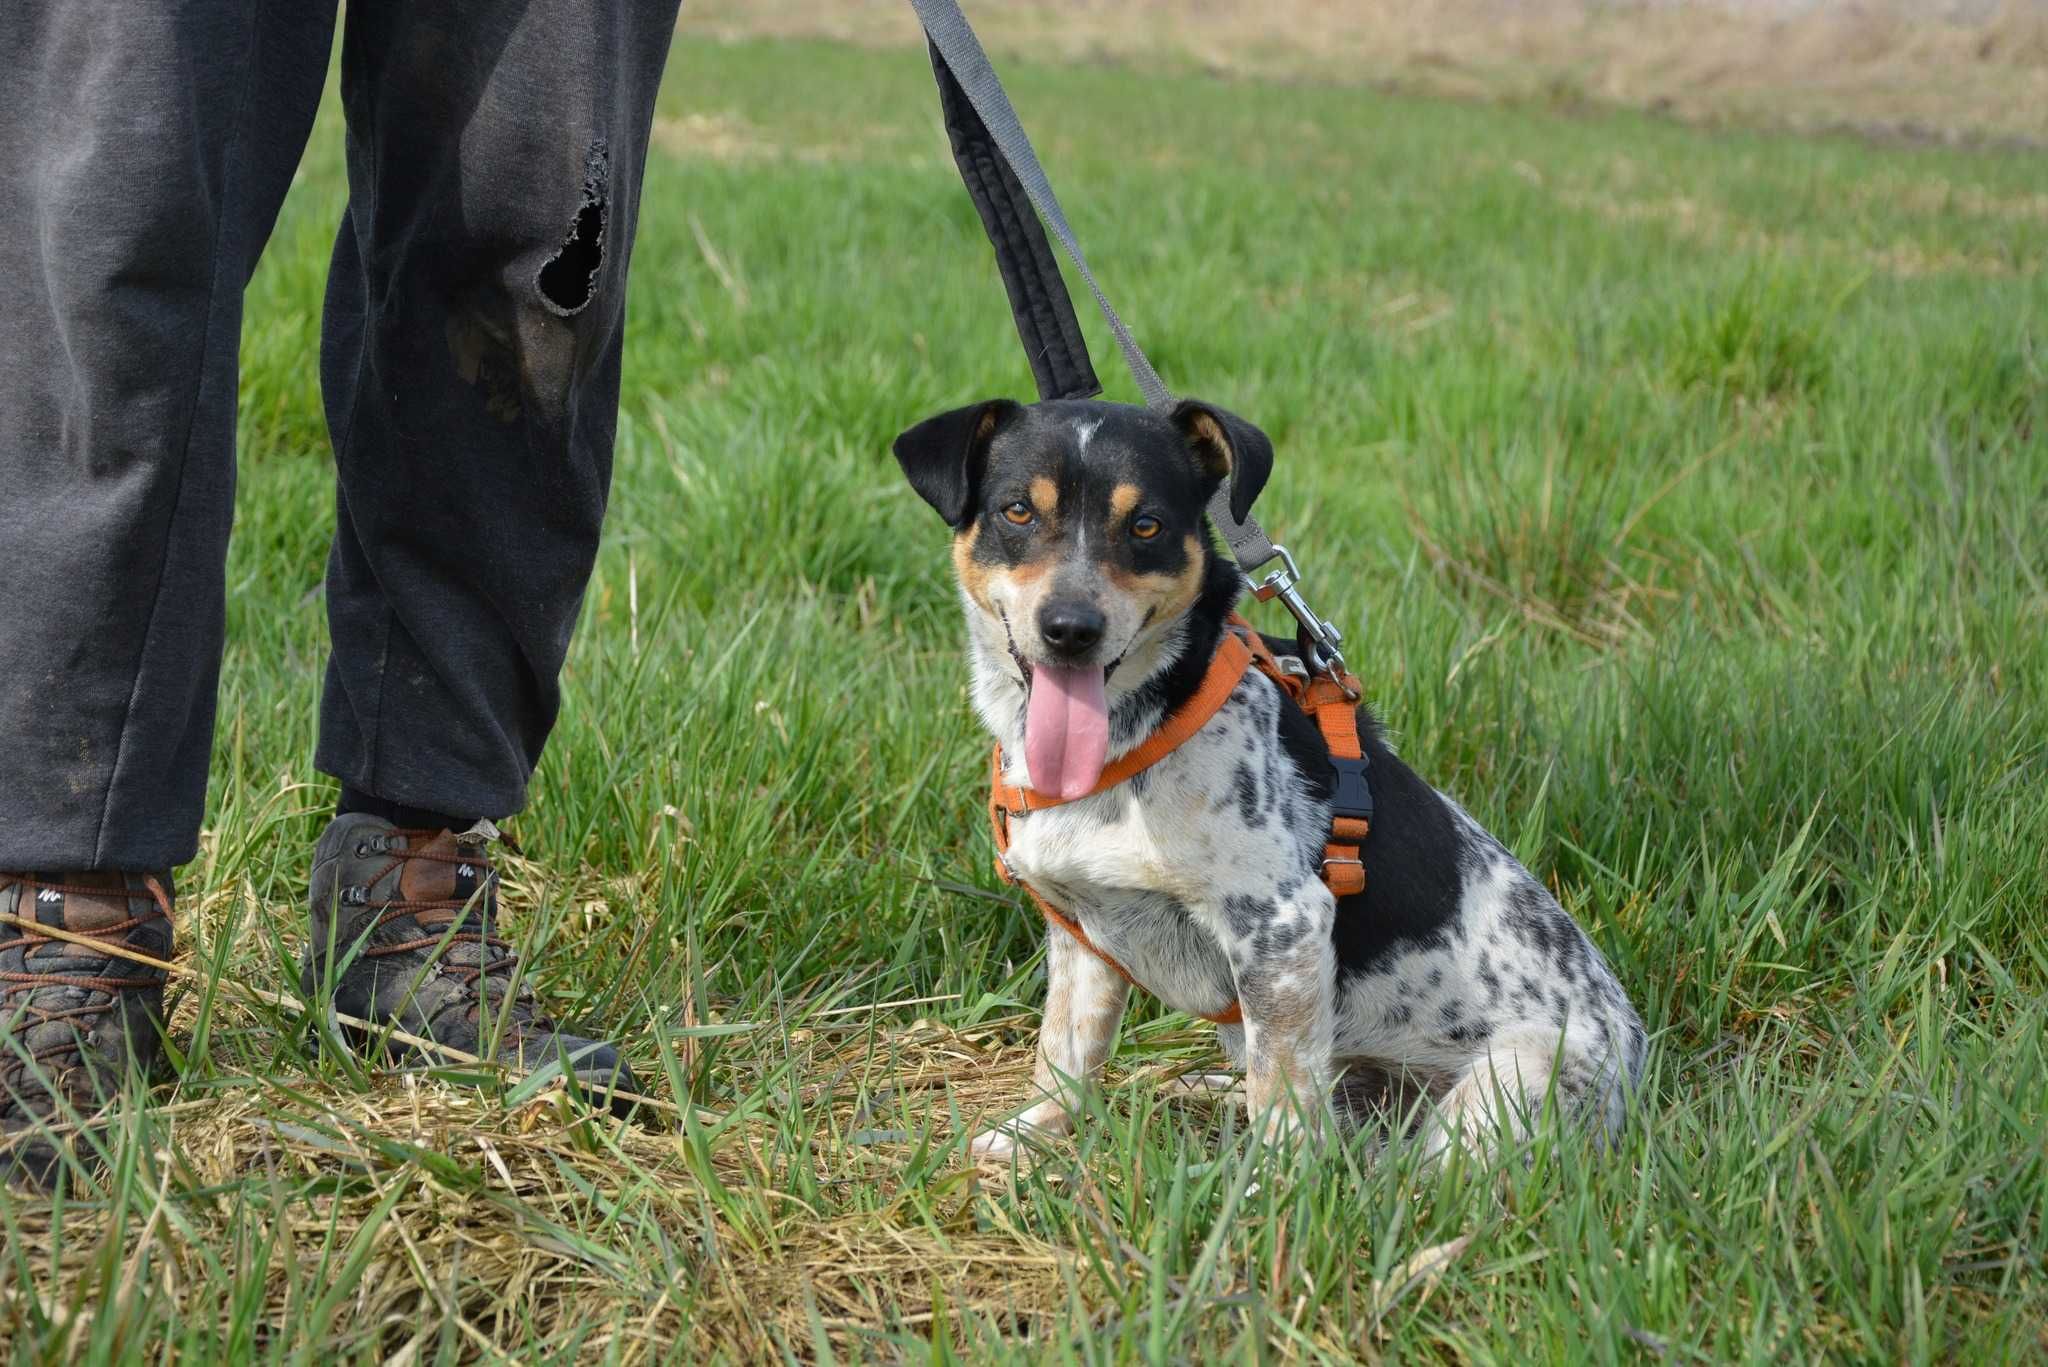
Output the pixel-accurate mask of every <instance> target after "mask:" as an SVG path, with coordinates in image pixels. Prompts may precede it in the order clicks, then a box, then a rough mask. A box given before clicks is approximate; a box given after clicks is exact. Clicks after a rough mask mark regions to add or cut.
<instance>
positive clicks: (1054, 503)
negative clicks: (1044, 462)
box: [1031, 475, 1060, 517]
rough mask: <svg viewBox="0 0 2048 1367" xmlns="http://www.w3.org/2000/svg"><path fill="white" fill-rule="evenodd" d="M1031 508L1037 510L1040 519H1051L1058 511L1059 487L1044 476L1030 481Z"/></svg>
mask: <svg viewBox="0 0 2048 1367" xmlns="http://www.w3.org/2000/svg"><path fill="white" fill-rule="evenodd" d="M1031 506H1032V507H1034V508H1036V509H1038V515H1039V516H1040V517H1051V516H1052V515H1053V514H1054V513H1056V512H1058V511H1059V510H1060V486H1059V485H1057V484H1054V483H1053V482H1052V481H1051V480H1049V479H1047V478H1046V477H1045V476H1044V475H1040V476H1039V477H1038V478H1037V479H1034V480H1032V481H1031Z"/></svg>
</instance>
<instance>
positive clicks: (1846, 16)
mask: <svg viewBox="0 0 2048 1367" xmlns="http://www.w3.org/2000/svg"><path fill="white" fill-rule="evenodd" d="M967 8H968V9H969V11H970V15H971V17H972V18H973V19H974V20H975V21H976V23H977V24H978V25H979V26H980V27H981V29H982V30H983V32H984V34H985V36H986V37H987V38H988V40H989V41H990V42H991V44H993V45H995V46H997V47H998V48H1001V49H1003V50H1004V51H1006V52H1013V53H1014V52H1022V51H1029V52H1032V53H1034V54H1043V55H1045V56H1047V57H1050V58H1053V59H1089V60H1096V59H1109V60H1119V61H1127V60H1128V61H1135V60H1156V59H1157V58H1158V56H1159V55H1160V54H1161V53H1162V52H1167V53H1172V54H1176V55H1177V56H1178V57H1179V58H1180V59H1182V60H1185V61H1191V62H1193V63H1195V64H1198V65H1200V66H1201V67H1203V68H1206V69H1208V70H1212V71H1216V72H1219V73H1225V74H1231V75H1252V76H1267V77H1281V78H1307V79H1313V80H1328V81H1342V82H1350V81H1357V82H1367V83H1373V84H1387V85H1393V86H1396V87H1399V88H1403V89H1414V90H1418V91H1424V92H1428V93H1432V94H1445V95H1453V96H1461V97H1471V98H1516V99H1526V98H1538V99H1544V100H1548V101H1554V102H1563V103H1578V102H1585V103H1595V104H1612V105H1621V106H1628V107H1634V108H1647V109H1655V110H1658V111H1660V112H1665V113H1669V114H1672V115H1674V116H1676V117H1679V118H1684V119H1690V120H1702V121H1720V120H1734V121H1739V122H1745V123H1765V124H1771V125H1787V126H1792V127H1796V128H1803V129H1821V128H1846V129H1851V130H1855V131H1859V132H1865V133H1870V134H1875V135H1880V136H1903V137H1912V138H1933V139H1988V140H1992V141H2022V142H2026V143H2043V142H2048V5H2044V4H2042V3H2040V0H1988V3H1951V4H1943V3H1923V2H1922V0H1868V2H1866V3H1853V4H1851V3H1826V2H1825V0H1823V2H1822V3H1804V2H1799V3H1795V2H1794V0H1769V2H1768V3H1757V2H1754V0H1753V2H1752V3H1746V4H1740V3H1731V4H1715V3H1704V2H1703V3H1640V4H1629V3H1622V4H1599V3H1591V2H1590V0H1267V2H1266V3H1261V4H1247V3H1226V2H1225V0H980V3H974V4H970V5H969V6H968V7H967ZM683 32H684V33H685V34H686V35H688V34H698V35H705V36H711V37H722V38H737V37H753V36H779V37H829V38H834V39H839V40H843V41H849V42H859V43H873V44H878V45H888V46H895V45H901V44H907V43H913V42H915V41H916V40H917V29H916V26H915V20H914V17H913V16H912V14H911V11H910V7H909V6H908V5H905V4H903V3H902V0H707V3H703V4H695V5H691V6H690V7H688V9H687V11H686V13H685V16H684V20H683Z"/></svg>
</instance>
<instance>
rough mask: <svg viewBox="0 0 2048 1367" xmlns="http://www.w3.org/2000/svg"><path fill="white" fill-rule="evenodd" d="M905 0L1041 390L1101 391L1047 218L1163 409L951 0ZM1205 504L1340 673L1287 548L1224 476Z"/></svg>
mask: <svg viewBox="0 0 2048 1367" xmlns="http://www.w3.org/2000/svg"><path fill="white" fill-rule="evenodd" d="M910 7H911V8H912V9H913V10H915V11H917V17H918V21H919V22H920V23H922V24H923V25H924V32H925V38H926V40H927V42H928V43H929V46H930V49H931V58H932V75H933V76H934V78H935V79H936V80H937V81H938V84H939V107H940V110H941V112H942V113H943V115H944V117H945V121H946V136H947V138H948V140H949V141H950V142H951V143H952V147H953V162H954V165H956V166H957V167H959V169H960V179H961V180H962V181H963V182H964V183H965V184H966V186H967V193H968V196H969V197H970V198H971V199H973V201H974V207H975V210H976V212H978V213H979V214H980V215H981V223H982V227H983V228H984V229H986V230H987V232H988V239H989V243H990V245H992V246H993V247H994V248H995V253H996V265H997V267H998V268H999V269H1000V270H1001V272H1002V276H1003V287H1004V289H1005V290H1007V291H1008V293H1009V296H1010V312H1011V315H1012V316H1013V317H1014V318H1015V319H1016V322H1017V336H1018V338H1019V339H1020V340H1021V341H1022V342H1023V343H1024V354H1025V355H1026V356H1027V357H1029V358H1030V361H1031V371H1032V376H1033V378H1034V379H1035V380H1036V381H1037V382H1038V395H1039V397H1040V398H1042V399H1085V398H1088V397H1090V396H1092V395H1095V394H1099V393H1101V392H1102V385H1101V382H1100V381H1098V380H1097V379H1096V376H1095V368H1094V365H1093V363H1092V362H1090V360H1089V358H1088V344H1087V342H1086V341H1085V340H1084V339H1083V338H1082V336H1081V327H1080V323H1079V322H1078V321H1077V320H1076V318H1075V317H1074V305H1073V300H1072V299H1071V297H1070V296H1069V295H1068V293H1067V285H1066V281H1065V279H1063V278H1062V277H1061V275H1060V264H1059V261H1058V259H1057V258H1055V257H1054V256H1053V254H1052V248H1051V246H1050V245H1049V244H1048V243H1047V242H1046V239H1045V228H1046V227H1050V228H1051V229H1052V233H1053V236H1054V237H1057V238H1058V239H1059V242H1060V246H1061V247H1063V248H1065V249H1066V253H1067V256H1068V258H1069V259H1070V260H1072V261H1073V263H1074V268H1075V269H1076V270H1077V271H1079V272H1080V274H1081V279H1082V280H1083V281H1085V282H1086V283H1087V286H1088V292H1089V293H1090V294H1093V295H1094V296H1095V304H1096V307H1097V308H1099V309H1101V310H1102V316H1103V318H1104V320H1105V321H1107V322H1108V324H1109V330H1110V333H1111V334H1112V335H1113V336H1114V337H1115V338H1116V344H1117V348H1118V349H1119V350H1120V351H1122V352H1123V355H1124V363H1125V364H1126V365H1127V366H1129V367H1130V371H1131V376H1132V378H1134V379H1135V380H1136V381H1137V382H1138V390H1139V392H1140V393H1142V394H1143V395H1144V396H1145V405H1146V407H1148V408H1153V409H1159V410H1165V409H1170V408H1172V407H1173V403H1174V398H1173V394H1172V392H1171V391H1170V390H1168V389H1167V387H1166V382H1165V381H1164V380H1162V379H1160V378H1159V372H1158V371H1157V370H1156V369H1154V368H1153V365H1152V362H1151V360H1150V359H1148V358H1147V357H1146V355H1145V352H1144V350H1143V348H1141V347H1140V346H1139V345H1138V341H1137V338H1135V337H1133V336H1132V335H1131V330H1130V328H1128V327H1127V326H1125V324H1124V320H1123V319H1122V318H1121V317H1120V316H1118V314H1117V311H1116V309H1115V308H1114V307H1112V306H1111V304H1110V302H1109V297H1108V296H1107V295H1105V294H1104V293H1103V292H1102V286H1101V285H1099V284H1097V283H1096V280H1095V272H1093V271H1091V270H1090V269H1089V268H1088V258H1087V257H1085V256H1083V255H1082V254H1081V244H1080V242H1079V241H1078V240H1076V238H1075V237H1074V229H1073V225H1071V224H1070V223H1068V222H1067V216H1066V213H1065V211H1063V210H1062V209H1061V208H1060V202H1059V199H1058V197H1057V196H1055V195H1054V194H1053V192H1052V182H1051V181H1050V180H1048V179H1047V178H1046V174H1045V167H1044V166H1043V165H1042V164H1041V163H1040V162H1039V160H1038V153H1037V152H1036V151H1035V150H1034V149H1033V148H1032V146H1031V139H1030V138H1029V137H1028V136H1027V135H1026V134H1025V132H1024V125H1023V123H1022V122H1021V121H1020V120H1019V119H1018V118H1017V110H1016V107H1015V106H1013V105H1012V104H1011V103H1010V96H1009V94H1008V92H1006V91H1005V90H1004V89H1003V83H1002V81H1001V80H999V79H998V78H997V76H996V72H995V67H994V66H992V65H991V64H990V63H989V59H988V53H987V51H986V50H984V49H983V47H982V45H981V39H980V38H978V37H977V36H976V35H975V32H974V27H973V25H971V24H969V23H968V22H967V16H966V15H965V14H963V13H962V12H961V10H960V6H959V4H958V3H957V0H910ZM1041 220H1043V226H1041ZM1208 511H1209V520H1210V521H1211V522H1213V523H1214V524H1215V525H1216V530H1217V531H1219V532H1221V533H1223V539H1224V541H1225V542H1227V543H1228V544H1229V546H1230V553H1231V555H1232V556H1233V557H1234V558H1235V559H1236V561H1237V564H1238V568H1239V569H1241V570H1243V571H1244V575H1245V578H1246V579H1248V580H1251V581H1252V583H1253V585H1254V589H1253V591H1254V592H1255V593H1256V594H1257V596H1258V597H1259V599H1260V601H1262V602H1263V601H1266V600H1269V599H1273V598H1278V599H1279V600H1280V601H1281V603H1282V604H1283V605H1284V606H1285V607H1286V608H1287V610H1288V611H1289V612H1291V613H1293V614H1294V617H1295V620H1296V621H1297V622H1299V623H1300V624H1301V636H1302V645H1303V649H1304V652H1305V653H1306V654H1307V656H1308V657H1309V660H1308V663H1309V665H1310V667H1311V668H1315V669H1321V670H1323V671H1324V672H1326V673H1328V674H1329V675H1330V677H1332V678H1333V679H1342V678H1343V677H1344V676H1345V670H1344V656H1343V653H1342V646H1343V640H1344V638H1343V633H1341V632H1339V631H1338V630H1337V628H1336V627H1335V626H1334V625H1332V624H1331V623H1330V622H1329V621H1328V620H1327V619H1326V618H1324V617H1322V616H1321V615H1320V614H1318V613H1317V612H1315V611H1314V609H1312V608H1310V607H1309V605H1308V603H1307V601H1306V600H1305V599H1303V597H1302V596H1301V592H1300V587H1299V586H1300V584H1301V579H1302V575H1301V571H1300V569H1299V568H1298V567H1297V566H1296V565H1295V563H1294V557H1293V556H1291V555H1289V554H1288V553H1287V550H1286V548H1285V547H1283V546H1276V545H1274V544H1273V540H1272V538H1271V537H1269V536H1267V535H1266V531H1265V529H1264V528H1263V527H1261V526H1260V525H1259V522H1258V519H1257V518H1255V517H1252V516H1251V515H1250V514H1249V513H1247V514H1246V516H1245V517H1244V518H1242V519H1239V518H1237V517H1233V516H1232V515H1231V511H1230V483H1229V481H1228V480H1226V481H1224V483H1223V485H1222V487H1220V488H1218V489H1217V491H1216V495H1215V497H1213V498H1211V499H1210V500H1209V510H1208ZM1276 560H1277V561H1279V562H1280V564H1279V567H1278V568H1275V569H1273V570H1271V571H1270V572H1268V573H1267V574H1266V576H1265V577H1264V578H1263V579H1259V578H1256V577H1255V576H1256V575H1257V572H1258V571H1259V570H1261V569H1264V568H1265V567H1266V566H1268V565H1270V564H1272V563H1273V562H1274V561H1276Z"/></svg>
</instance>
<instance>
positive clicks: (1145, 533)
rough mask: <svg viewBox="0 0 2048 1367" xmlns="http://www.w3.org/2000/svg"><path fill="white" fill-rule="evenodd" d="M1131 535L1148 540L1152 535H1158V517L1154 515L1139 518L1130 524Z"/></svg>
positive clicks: (1141, 539)
mask: <svg viewBox="0 0 2048 1367" xmlns="http://www.w3.org/2000/svg"><path fill="white" fill-rule="evenodd" d="M1131 535H1132V536H1135V537H1137V538H1138V540H1140V541H1150V540H1151V539H1152V538H1153V537H1155V536H1157V535H1159V519H1158V518H1156V517H1141V518H1139V519H1138V520H1137V521H1135V522H1133V523H1132V524H1131Z"/></svg>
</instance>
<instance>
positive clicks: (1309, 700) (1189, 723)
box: [988, 614, 1372, 1025]
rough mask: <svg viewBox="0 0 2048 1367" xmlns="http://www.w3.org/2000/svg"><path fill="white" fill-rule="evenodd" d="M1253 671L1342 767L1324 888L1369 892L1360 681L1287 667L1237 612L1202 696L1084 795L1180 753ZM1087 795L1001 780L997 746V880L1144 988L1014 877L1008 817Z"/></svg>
mask: <svg viewBox="0 0 2048 1367" xmlns="http://www.w3.org/2000/svg"><path fill="white" fill-rule="evenodd" d="M1248 669H1256V670H1258V671H1259V672H1260V673H1261V674H1264V675H1265V676H1266V677H1267V678H1269V679H1271V680H1272V681H1273V682H1274V683H1276V684H1278V685H1279V686H1280V688H1281V690H1282V691H1283V692H1285V693H1286V694H1287V696H1288V697H1289V698H1290V699H1292V700H1293V702H1294V704H1295V705H1296V706H1297V707H1299V708H1301V709H1302V710H1303V711H1305V712H1307V713H1308V714H1309V715H1310V716H1311V717H1314V718H1315V721H1316V726H1317V728H1318V729H1319V730H1320V731H1321V732H1322V733H1323V743H1324V744H1325V745H1327V746H1328V747H1329V750H1330V760H1331V763H1332V764H1333V765H1334V766H1335V767H1336V770H1337V793H1336V796H1335V801H1334V803H1333V806H1334V807H1335V809H1336V814H1335V815H1333V816H1332V817H1331V818H1330V838H1329V840H1328V841H1327V842H1326V843H1325V845H1324V846H1323V882H1325V883H1327V884H1328V885H1329V888H1330V891H1331V892H1333V893H1335V894H1336V895H1337V896H1339V897H1349V896H1351V895H1352V894H1354V893H1360V892H1364V891H1365V861H1364V860H1363V859H1362V858H1360V856H1359V850H1360V847H1361V846H1363V845H1364V843H1365V838H1366V836H1367V834H1368V833H1370V831H1371V830H1372V797H1371V793H1370V790H1369V789H1368V788H1367V787H1366V784H1365V751H1364V748H1363V747H1362V746H1361V745H1360V744H1359V741H1358V704H1357V698H1358V680H1357V679H1356V678H1355V677H1353V676H1352V675H1350V674H1346V675H1344V676H1343V677H1342V678H1341V679H1331V678H1329V677H1327V676H1325V675H1320V674H1318V675H1315V676H1313V677H1311V676H1309V675H1308V673H1307V672H1306V671H1305V670H1296V671H1290V670H1288V669H1287V668H1285V667H1283V666H1282V665H1281V663H1280V661H1279V659H1278V658H1277V657H1275V656H1274V654H1273V652H1272V651H1271V650H1269V649H1268V648H1267V646H1266V642H1265V640H1264V639H1263V638H1262V637H1260V635H1259V634H1258V632H1256V631H1254V630H1253V629H1252V626H1251V624H1250V623H1249V622H1247V621H1245V620H1244V618H1242V617H1239V616H1237V615H1235V614H1232V616H1231V618H1230V622H1229V630H1227V631H1226V632H1225V633H1224V635H1223V642H1222V644H1221V645H1219V646H1218V647H1217V649H1216V656H1215V658H1214V659H1212V660H1210V661H1209V671H1208V673H1207V674H1205V675H1203V677H1202V686H1201V687H1200V688H1198V689H1196V690H1195V695H1194V696H1193V697H1192V698H1189V699H1188V700H1187V702H1186V703H1185V704H1183V705H1182V706H1181V708H1180V710H1179V711H1177V712H1175V713H1174V714H1173V715H1172V716H1170V717H1168V718H1167V719H1166V720H1165V721H1164V722H1162V723H1161V724H1160V726H1159V729H1158V730H1157V731H1154V732H1153V733H1152V734H1151V735H1149V736H1147V737H1146V738H1145V739H1144V740H1143V741H1142V742H1140V743H1139V744H1138V745H1136V746H1133V747H1132V748H1131V749H1130V750H1129V751H1127V752H1125V753H1124V754H1123V755H1121V756H1120V757H1118V759H1117V760H1116V762H1115V763H1113V764H1111V765H1109V766H1108V767H1106V768H1104V769H1103V771H1102V777H1101V778H1100V779H1099V780H1097V781H1096V784H1095V786H1094V787H1093V788H1090V789H1089V790H1088V791H1087V792H1085V793H1083V794H1081V797H1093V796H1095V795H1096V794H1097V793H1101V792H1105V791H1107V790H1108V789H1111V788H1114V787H1116V785H1117V784H1119V783H1122V782H1124V781H1125V780H1126V779H1129V778H1130V777H1131V776H1132V775H1133V774H1139V773H1143V772H1144V771H1145V770H1147V769H1149V768H1151V767H1152V766H1153V765H1155V764H1157V763H1158V762H1159V761H1160V760H1162V759H1165V758H1166V757H1167V756H1168V755H1170V754H1172V753H1173V752H1174V751H1175V750H1177V749H1179V748H1180V747H1181V745H1182V744H1184V743H1185V742H1186V741H1187V740H1188V739H1189V738H1190V737H1192V736H1193V735H1194V734H1195V733H1196V732H1197V731H1200V730H1201V729H1202V728H1203V727H1204V726H1206V725H1207V724H1208V721H1209V718H1211V717H1213V716H1215V715H1216V714H1217V713H1218V712H1219V711H1221V710H1222V709H1223V704H1224V703H1225V702H1227V701H1229V699H1230V695H1231V693H1232V692H1233V691H1234V690H1235V689H1236V688H1237V684H1238V680H1240V679H1242V678H1243V677H1244V675H1245V671H1246V670H1248ZM1081 797H1074V798H1062V797H1048V796H1046V795H1045V794H1044V793H1041V792H1038V791H1036V790H1034V789H1031V788H1026V787H1023V786H1021V785H1018V784H1011V783H1005V782H1003V747H1002V746H1001V745H1000V744H998V745H997V746H996V747H995V753H994V754H993V755H992V756H991V760H990V771H989V798H988V819H989V826H990V828H991V829H992V830H993V831H994V834H995V841H996V873H997V875H998V876H999V877H1001V878H1002V880H1003V881H1004V882H1005V883H1011V884H1015V885H1016V886H1018V887H1021V888H1023V889H1024V891H1025V892H1026V893H1028V894H1029V895H1030V897H1031V900H1032V901H1033V902H1036V903H1037V904H1038V909H1039V910H1040V911H1041V912H1043V913H1044V914H1045V919H1046V920H1047V921H1049V922H1051V923H1052V924H1053V925H1056V926H1058V927H1059V928H1060V929H1061V930H1064V931H1066V932H1067V934H1069V935H1071V936H1073V937H1074V938H1075V939H1076V940H1079V941H1080V942H1081V945H1082V947H1083V948H1085V949H1086V950H1088V951H1089V952H1090V953H1092V954H1093V955H1095V957H1096V958H1098V959H1100V960H1102V961H1103V962H1104V963H1106V964H1108V965H1109V966H1110V967H1111V968H1113V969H1115V970H1116V971H1117V973H1118V974H1120V975H1121V976H1122V978H1123V980H1124V981H1125V982H1127V983H1130V984H1131V985H1132V986H1133V987H1142V986H1143V985H1144V984H1142V983H1140V982H1139V981H1138V980H1137V979H1136V978H1133V977H1132V976H1131V974H1130V970H1128V969H1126V968H1125V967H1124V966H1123V965H1122V964H1120V963H1118V962H1117V961H1116V960H1115V959H1113V958H1111V957H1110V956H1109V954H1107V953H1106V952H1105V951H1104V950H1103V949H1102V947H1101V946H1100V945H1097V944H1096V943H1095V942H1094V941H1093V940H1090V939H1089V938H1088V932H1087V931H1085V930H1083V929H1082V928H1081V923H1080V922H1079V921H1077V920H1075V919H1074V918H1073V917H1071V916H1068V915H1067V914H1066V913H1065V912H1063V911H1061V910H1060V909H1059V908H1057V907H1055V906H1054V905H1053V904H1052V903H1050V902H1048V901H1046V900H1045V899H1044V898H1043V897H1041V896H1039V895H1038V890H1037V889H1036V888H1034V887H1032V886H1031V885H1030V884H1029V883H1026V882H1024V881H1023V880H1022V879H1020V878H1018V877H1017V876H1016V875H1015V874H1014V873H1012V872H1011V871H1010V863H1009V858H1008V856H1009V853H1010V818H1011V817H1013V816H1022V815H1024V814H1026V813H1028V812H1042V811H1044V810H1046V809H1047V808H1048V807H1061V806H1064V805H1066V804H1067V803H1069V802H1078V801H1080V800H1081ZM1205 1019H1208V1020H1212V1021H1215V1022H1216V1023H1217V1024H1219V1025H1234V1024H1236V1023H1237V1022H1239V1021H1241V1020H1243V1019H1244V1010H1243V1008H1242V1006H1241V1005H1240V1004H1239V1003H1237V1002H1232V1003H1231V1004H1230V1005H1229V1006H1227V1007H1225V1008H1224V1009H1223V1010H1222V1011H1219V1012H1217V1013H1216V1014H1215V1015H1213V1016H1209V1017H1206V1018H1205Z"/></svg>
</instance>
